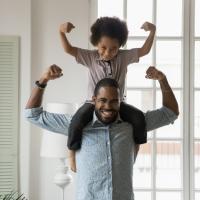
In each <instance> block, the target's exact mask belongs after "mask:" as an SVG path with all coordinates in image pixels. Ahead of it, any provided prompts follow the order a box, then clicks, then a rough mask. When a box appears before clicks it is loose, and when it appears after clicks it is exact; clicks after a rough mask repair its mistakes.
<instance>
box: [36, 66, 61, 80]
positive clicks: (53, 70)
mask: <svg viewBox="0 0 200 200" xmlns="http://www.w3.org/2000/svg"><path fill="white" fill-rule="evenodd" d="M62 75H63V73H62V69H61V68H60V67H58V66H57V65H55V64H54V65H51V66H50V67H49V68H48V69H47V70H46V71H45V72H44V74H43V75H42V77H41V78H40V80H39V82H40V83H41V84H43V83H47V82H48V81H49V80H54V79H57V78H60V77H61V76H62Z"/></svg>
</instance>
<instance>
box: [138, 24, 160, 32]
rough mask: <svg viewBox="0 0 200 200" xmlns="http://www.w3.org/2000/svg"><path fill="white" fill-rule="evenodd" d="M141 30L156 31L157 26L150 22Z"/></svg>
mask: <svg viewBox="0 0 200 200" xmlns="http://www.w3.org/2000/svg"><path fill="white" fill-rule="evenodd" d="M141 29H144V30H145V31H155V30H156V26H155V25H154V24H152V23H150V22H145V23H144V24H143V25H142V26H141Z"/></svg>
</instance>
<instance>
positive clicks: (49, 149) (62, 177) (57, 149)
mask: <svg viewBox="0 0 200 200" xmlns="http://www.w3.org/2000/svg"><path fill="white" fill-rule="evenodd" d="M77 108H78V105H77V104H72V103H48V104H47V107H46V111H48V112H51V113H59V114H71V115H73V114H74V113H75V111H76V110H77ZM40 156H41V157H48V158H57V159H59V160H60V163H59V166H58V167H57V169H56V174H55V176H54V183H55V184H56V185H57V186H59V187H60V188H61V189H62V199H63V200H64V189H65V187H66V186H67V185H69V184H70V183H71V181H72V176H71V175H70V174H69V168H68V166H67V164H66V159H67V136H64V135H62V134H57V133H53V132H50V131H47V130H44V131H43V135H42V144H41V151H40Z"/></svg>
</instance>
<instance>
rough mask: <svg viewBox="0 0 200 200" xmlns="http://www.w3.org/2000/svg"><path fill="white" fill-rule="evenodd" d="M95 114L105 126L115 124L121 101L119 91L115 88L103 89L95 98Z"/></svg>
mask: <svg viewBox="0 0 200 200" xmlns="http://www.w3.org/2000/svg"><path fill="white" fill-rule="evenodd" d="M93 101H94V102H95V113H96V115H97V117H98V119H99V120H100V121H101V122H102V123H104V124H110V123H112V122H114V121H115V120H116V118H117V116H118V112H119V107H120V101H119V90H118V89H117V88H114V87H101V88H100V89H99V91H98V94H97V96H93Z"/></svg>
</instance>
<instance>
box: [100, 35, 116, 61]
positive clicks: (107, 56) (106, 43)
mask: <svg viewBox="0 0 200 200" xmlns="http://www.w3.org/2000/svg"><path fill="white" fill-rule="evenodd" d="M97 48H98V52H99V55H100V57H101V59H103V60H105V61H109V60H112V59H113V58H114V57H115V56H116V55H117V53H118V51H119V42H118V40H117V39H113V38H110V37H107V36H103V37H102V38H101V39H100V41H99V43H98V44H97Z"/></svg>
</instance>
